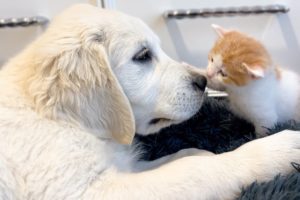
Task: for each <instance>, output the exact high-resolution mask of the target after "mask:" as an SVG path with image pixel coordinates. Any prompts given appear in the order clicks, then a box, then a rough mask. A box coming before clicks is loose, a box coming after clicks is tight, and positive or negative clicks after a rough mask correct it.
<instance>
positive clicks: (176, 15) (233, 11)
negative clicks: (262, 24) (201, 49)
mask: <svg viewBox="0 0 300 200" xmlns="http://www.w3.org/2000/svg"><path fill="white" fill-rule="evenodd" d="M289 10H290V9H289V7H287V6H285V5H267V6H252V7H247V6H243V7H229V8H212V9H210V8H203V9H186V10H183V9H179V10H169V11H166V12H165V13H164V17H165V18H167V19H184V18H196V17H202V18H206V17H224V16H240V15H242V16H243V15H259V14H265V13H269V14H277V13H287V12H289Z"/></svg>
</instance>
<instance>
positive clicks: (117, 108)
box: [25, 40, 135, 144]
mask: <svg viewBox="0 0 300 200" xmlns="http://www.w3.org/2000/svg"><path fill="white" fill-rule="evenodd" d="M59 42H60V43H61V41H59ZM68 42H69V43H70V41H68ZM69 43H66V42H63V45H64V47H62V46H61V45H62V44H59V45H57V46H55V48H53V45H52V44H51V45H52V47H51V48H50V49H51V51H53V49H54V50H55V49H60V51H61V52H57V53H54V54H53V52H52V53H51V54H48V55H47V54H45V52H47V50H45V49H44V48H46V47H45V46H42V47H41V48H43V49H42V50H40V52H35V53H34V55H35V57H36V58H33V59H38V61H37V62H35V63H36V64H37V65H35V66H33V67H32V68H31V69H29V71H30V72H29V74H30V75H29V77H27V78H28V79H27V84H25V85H27V89H26V93H27V94H28V95H29V96H30V97H31V98H32V101H33V105H34V107H35V109H36V110H37V111H38V113H40V114H41V115H43V116H46V117H48V118H50V119H54V120H59V121H68V122H72V123H73V124H75V125H78V126H79V127H81V128H82V129H84V130H86V131H89V132H92V133H94V134H95V135H97V136H98V137H109V138H114V139H115V140H116V141H118V142H119V143H122V144H130V143H131V142H132V140H133V137H134V134H135V122H134V116H133V113H132V109H131V106H130V103H129V101H128V99H127V97H126V96H125V94H124V92H123V90H122V88H121V86H120V84H119V83H118V81H117V79H116V77H115V75H114V73H113V72H112V69H111V67H110V65H109V62H108V58H107V55H106V52H105V48H104V47H103V45H102V44H100V42H99V41H94V40H93V41H85V42H82V41H81V42H79V43H75V44H74V43H72V44H69ZM65 45H68V47H66V46H65ZM35 51H36V50H35ZM41 52H44V53H43V54H42V53H41ZM27 74H28V72H27Z"/></svg>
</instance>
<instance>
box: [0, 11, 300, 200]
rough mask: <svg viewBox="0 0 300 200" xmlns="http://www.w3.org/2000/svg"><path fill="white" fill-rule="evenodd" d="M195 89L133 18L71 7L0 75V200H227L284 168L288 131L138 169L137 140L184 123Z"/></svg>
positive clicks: (190, 74) (299, 141) (190, 72)
mask: <svg viewBox="0 0 300 200" xmlns="http://www.w3.org/2000/svg"><path fill="white" fill-rule="evenodd" d="M204 86H205V83H204V81H203V77H201V76H200V75H199V74H198V73H197V70H195V69H193V68H192V67H190V66H188V65H185V64H180V63H177V62H175V61H173V60H172V59H170V58H168V57H167V56H166V55H165V54H164V53H163V51H162V50H161V49H160V47H159V41H158V39H157V37H156V36H155V35H154V34H153V33H152V32H151V30H150V29H149V28H148V27H147V26H146V25H145V24H143V23H142V22H141V21H140V20H138V19H135V18H132V17H129V16H127V15H124V14H121V13H118V12H115V11H107V10H102V9H99V8H95V7H92V6H89V5H76V6H73V7H72V8H70V9H68V10H66V11H65V12H63V13H62V14H61V15H60V16H58V17H57V18H56V19H54V20H53V23H52V24H51V25H50V26H49V28H48V30H47V31H46V32H45V33H44V34H43V35H42V36H41V37H40V38H39V39H37V40H36V41H35V42H33V43H32V44H31V45H30V46H28V47H27V48H26V49H25V50H24V51H23V52H21V53H20V54H19V55H17V56H16V57H15V58H13V59H12V60H10V61H9V62H8V63H7V64H6V66H4V68H3V70H1V72H0V113H1V115H0V199H5V200H8V199H14V200H15V199H22V200H24V199H39V200H40V199H45V200H50V199H51V200H53V199H76V200H77V199H88V200H93V199H95V200H96V199H109V200H114V199H130V200H134V199H148V200H150V199H164V200H167V199H170V200H174V199H231V198H234V197H235V196H236V195H238V194H239V192H240V189H241V187H242V186H246V185H247V184H250V183H251V182H253V181H255V180H258V181H265V180H269V179H271V178H272V177H273V176H274V175H276V174H277V173H282V174H286V173H289V172H291V171H292V170H293V168H292V167H291V165H290V162H292V161H295V162H299V161H300V150H299V148H300V134H299V133H296V132H292V131H285V132H284V133H279V134H276V135H274V136H270V137H266V138H263V139H259V140H256V141H253V142H250V143H248V144H246V145H243V146H242V147H240V148H239V149H237V150H235V151H233V152H228V153H224V154H220V155H213V154H209V153H201V152H200V151H199V152H198V151H197V150H194V149H192V150H183V151H181V152H179V153H178V154H175V155H171V156H167V157H164V158H161V159H159V160H156V161H153V162H142V161H137V158H138V157H137V156H138V152H137V151H136V150H135V148H134V147H133V146H130V145H126V144H130V143H131V142H132V139H133V136H134V133H135V130H136V131H137V132H139V133H141V134H149V133H153V132H155V131H157V130H159V129H160V128H163V127H165V126H168V125H170V124H172V123H179V122H181V121H183V120H186V119H188V118H189V117H191V116H192V115H194V114H195V113H196V112H197V111H198V109H199V108H200V106H201V102H202V95H203V93H202V91H203V87H204ZM195 154H196V155H195ZM197 154H198V155H197ZM184 156H185V157H184Z"/></svg>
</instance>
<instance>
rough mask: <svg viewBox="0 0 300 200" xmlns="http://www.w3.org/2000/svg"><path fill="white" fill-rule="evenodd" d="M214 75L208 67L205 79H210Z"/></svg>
mask: <svg viewBox="0 0 300 200" xmlns="http://www.w3.org/2000/svg"><path fill="white" fill-rule="evenodd" d="M214 75H215V71H214V70H212V69H211V68H209V67H208V68H207V77H208V78H212V77H213V76H214Z"/></svg>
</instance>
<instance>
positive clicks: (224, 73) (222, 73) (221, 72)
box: [220, 69, 227, 77]
mask: <svg viewBox="0 0 300 200" xmlns="http://www.w3.org/2000/svg"><path fill="white" fill-rule="evenodd" d="M220 74H221V76H223V77H226V76H227V74H226V72H225V71H224V70H223V69H221V70H220Z"/></svg>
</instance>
